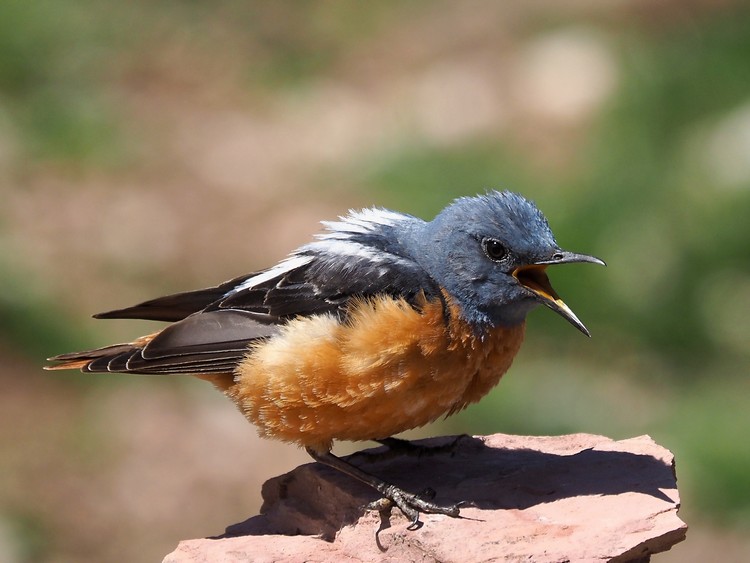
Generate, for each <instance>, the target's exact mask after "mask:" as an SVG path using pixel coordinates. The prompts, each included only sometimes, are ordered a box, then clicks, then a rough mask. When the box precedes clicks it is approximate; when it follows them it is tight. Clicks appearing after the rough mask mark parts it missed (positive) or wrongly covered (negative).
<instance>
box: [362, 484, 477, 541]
mask: <svg viewBox="0 0 750 563" xmlns="http://www.w3.org/2000/svg"><path fill="white" fill-rule="evenodd" d="M383 485H384V486H383V487H382V488H379V489H378V490H380V492H381V493H382V494H383V497H382V498H380V499H378V500H376V501H373V502H371V503H370V504H368V505H367V509H368V510H377V511H378V512H381V513H382V512H386V511H390V510H391V509H392V508H393V507H394V506H396V507H398V509H399V510H400V511H401V512H403V513H404V516H406V517H407V518H408V519H409V520H410V521H411V524H409V527H408V528H407V529H408V530H417V529H419V528H421V527H422V522H420V520H419V515H420V513H423V514H444V515H446V516H450V517H451V518H459V517H460V512H461V505H462V504H463V503H462V502H459V503H456V504H453V505H450V506H441V505H439V504H435V503H434V502H432V499H434V498H435V491H434V489H430V488H427V489H425V490H423V491H422V492H421V493H419V494H414V493H409V492H407V491H405V490H403V489H401V488H399V487H396V486H395V485H391V484H385V483H384V484H383Z"/></svg>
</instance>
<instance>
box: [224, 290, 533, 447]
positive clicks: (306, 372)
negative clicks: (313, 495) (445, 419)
mask: <svg viewBox="0 0 750 563" xmlns="http://www.w3.org/2000/svg"><path fill="white" fill-rule="evenodd" d="M449 310H450V314H449V318H448V319H446V316H445V313H444V306H443V304H442V302H440V301H439V300H435V301H433V302H428V303H425V304H424V306H423V307H422V310H421V311H416V310H414V309H413V308H412V307H410V306H409V305H408V304H407V303H406V302H405V301H403V300H399V299H393V298H388V297H383V298H378V299H370V300H362V301H359V302H357V303H356V304H354V306H353V307H352V308H351V310H350V313H349V316H348V321H347V322H346V323H343V324H341V323H339V322H338V320H336V319H334V318H331V317H326V316H321V317H312V318H300V319H296V320H294V321H291V322H290V323H289V324H288V325H286V326H285V328H284V330H283V331H282V333H281V334H279V335H278V336H276V337H274V338H272V339H271V340H269V341H267V342H266V343H263V344H260V345H258V346H257V347H255V348H254V349H252V350H251V351H250V353H249V354H248V356H247V358H246V359H245V361H244V362H243V363H242V364H241V365H240V366H239V368H238V370H237V378H236V380H237V384H236V385H235V387H234V388H233V389H232V390H231V391H230V395H232V396H233V398H234V399H235V401H237V402H238V403H239V405H240V408H241V409H242V410H243V411H244V412H245V414H246V416H248V418H249V419H250V420H251V421H252V422H254V423H256V424H258V426H259V427H260V429H261V432H262V433H264V434H268V435H272V436H275V437H279V438H282V439H287V440H290V441H296V442H300V443H303V444H305V445H310V444H311V443H312V444H317V443H323V442H325V441H327V440H331V439H347V440H364V439H372V438H383V437H387V436H390V435H392V434H396V433H398V432H402V431H403V430H406V429H409V428H414V427H417V426H421V425H424V424H426V423H428V422H430V421H432V420H435V419H436V418H438V417H439V416H441V415H443V414H446V413H447V414H450V413H453V412H456V411H457V410H460V409H462V408H464V407H465V406H466V405H468V404H469V403H472V402H475V401H478V400H479V399H480V398H481V397H482V396H484V395H485V394H486V393H487V392H488V391H489V390H490V389H492V387H494V386H495V385H496V384H497V382H498V381H499V379H500V377H502V375H503V374H504V373H505V371H506V370H507V369H508V368H509V367H510V364H511V362H512V361H513V357H514V356H515V355H516V352H517V351H518V348H519V347H520V345H521V342H522V340H523V334H524V326H523V325H518V326H517V327H512V328H498V329H495V330H493V331H489V332H488V333H487V334H485V335H484V337H483V338H479V337H478V336H477V335H475V334H474V333H473V332H472V330H471V327H469V326H468V325H467V324H466V323H465V322H463V321H462V320H461V319H460V316H459V314H458V309H457V308H456V307H455V306H453V305H451V304H450V303H449Z"/></svg>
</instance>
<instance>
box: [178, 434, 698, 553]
mask: <svg viewBox="0 0 750 563" xmlns="http://www.w3.org/2000/svg"><path fill="white" fill-rule="evenodd" d="M453 440H455V438H453V437H442V438H433V439H430V440H422V441H420V442H418V443H425V444H429V445H444V444H448V443H450V442H451V441H453ZM368 451H369V452H385V451H386V449H385V448H378V449H376V450H368ZM348 459H350V460H351V461H352V462H353V463H355V464H357V465H359V466H360V467H362V468H363V469H365V470H366V471H368V472H370V473H372V474H374V475H377V476H378V477H382V478H384V479H386V480H388V481H390V482H392V483H396V484H398V485H399V486H402V487H403V488H404V489H406V490H410V491H415V492H419V491H422V490H424V489H425V488H426V487H430V488H432V489H434V490H435V491H437V496H436V497H435V499H434V500H435V502H437V503H439V504H452V503H455V502H458V501H466V503H467V504H466V505H465V506H463V507H462V509H461V518H459V519H455V518H450V517H447V516H442V515H430V514H426V515H422V516H421V520H422V522H423V526H422V527H421V528H419V529H418V530H414V531H410V530H407V529H406V528H407V526H408V525H409V522H408V521H407V519H406V518H405V517H404V516H403V515H402V514H401V513H400V511H399V510H398V509H394V510H393V512H392V514H391V515H390V517H388V516H381V515H380V514H379V513H377V512H372V511H370V512H367V511H365V510H364V508H363V507H364V505H366V504H367V503H368V502H370V501H372V500H375V499H376V498H377V493H376V492H375V491H373V490H372V489H370V488H368V487H366V486H364V485H362V484H360V483H358V482H357V481H354V480H353V479H351V478H350V477H347V476H346V475H343V474H340V473H339V472H337V471H335V470H333V469H330V468H327V467H323V466H321V465H319V464H308V465H303V466H300V467H298V468H296V469H295V470H293V471H291V472H290V473H287V474H285V475H281V476H279V477H275V478H273V479H270V480H269V481H267V482H266V483H265V484H264V486H263V498H264V504H263V507H262V508H261V514H260V515H258V516H253V517H252V518H250V519H248V520H246V521H245V522H242V523H240V524H235V525H233V526H230V527H229V528H227V531H226V534H224V535H223V536H222V537H220V538H213V539H194V540H186V541H182V542H180V544H179V546H178V547H177V549H176V550H175V551H174V552H172V553H171V554H169V555H168V556H167V557H166V558H165V559H164V562H165V563H177V562H196V563H197V562H204V561H205V562H208V561H211V562H213V561H221V562H232V561H339V560H346V561H425V562H426V561H442V562H453V561H455V562H465V561H498V560H512V561H534V562H553V561H554V562H561V561H647V560H648V558H649V556H650V555H651V554H654V553H659V552H661V551H666V550H668V549H669V548H670V547H672V546H673V545H674V544H676V543H678V542H680V541H682V540H684V539H685V534H686V532H687V526H686V525H685V523H684V522H682V521H681V520H680V519H679V517H678V516H677V510H678V508H679V506H680V498H679V494H678V491H677V484H676V478H675V472H674V457H673V455H672V454H671V453H670V452H669V451H668V450H666V449H664V448H662V447H661V446H659V445H658V444H656V443H655V442H654V441H653V440H652V439H651V438H650V437H648V436H641V437H638V438H632V439H629V440H621V441H614V440H611V439H609V438H606V437H603V436H593V435H588V434H573V435H569V436H553V437H529V436H509V435H504V434H496V435H493V436H477V437H474V438H471V437H468V436H465V437H462V438H460V439H459V440H458V441H457V442H456V446H455V447H454V448H453V449H452V450H451V451H444V452H442V453H434V454H433V453H430V454H426V455H422V456H409V455H405V454H399V455H388V454H386V455H384V456H381V457H380V458H377V459H375V458H373V459H371V458H368V457H367V456H366V455H361V454H354V455H353V456H350V457H349V458H348Z"/></svg>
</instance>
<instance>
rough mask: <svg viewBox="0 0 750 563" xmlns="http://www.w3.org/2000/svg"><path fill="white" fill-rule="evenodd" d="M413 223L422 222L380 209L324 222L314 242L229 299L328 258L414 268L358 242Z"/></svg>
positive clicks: (244, 286) (402, 259)
mask: <svg viewBox="0 0 750 563" xmlns="http://www.w3.org/2000/svg"><path fill="white" fill-rule="evenodd" d="M410 221H419V219H416V218H415V217H412V216H411V215H405V214H403V213H397V212H395V211H390V210H388V209H383V208H379V207H370V208H367V209H362V210H361V211H355V210H349V214H348V215H345V216H341V217H339V220H338V221H321V223H322V224H323V227H325V232H324V233H320V234H317V235H315V239H316V240H315V241H314V242H311V243H309V244H306V245H304V246H302V247H300V248H298V249H297V250H295V251H294V252H292V254H290V255H289V257H287V258H285V259H284V260H282V261H281V262H279V263H278V264H276V265H275V266H274V267H272V268H269V269H268V270H265V271H264V272H260V273H259V274H257V275H255V276H253V277H251V278H249V279H247V280H245V281H244V282H243V283H241V284H240V285H238V286H236V287H234V288H232V289H231V290H230V291H228V292H227V293H226V295H230V294H233V293H236V292H238V291H242V290H244V289H252V288H254V287H257V286H259V285H261V284H263V283H265V282H267V281H270V280H272V279H274V278H277V277H279V276H282V275H284V274H286V273H288V272H291V271H292V270H294V269H296V268H300V267H302V266H305V265H307V264H309V263H310V262H312V261H313V260H314V259H316V258H317V257H320V256H325V255H329V256H330V255H333V256H346V257H351V258H357V259H360V260H367V261H369V262H371V263H373V264H383V263H388V264H393V265H396V264H401V265H409V266H411V265H412V264H411V262H410V261H409V260H406V259H404V258H401V257H398V256H395V255H393V254H389V253H384V252H382V251H379V250H378V249H377V248H374V247H371V246H368V245H366V244H362V243H361V242H358V241H357V240H355V239H356V238H357V237H358V236H361V235H367V234H372V233H377V232H379V231H382V230H383V227H394V226H396V225H397V224H398V223H402V222H410Z"/></svg>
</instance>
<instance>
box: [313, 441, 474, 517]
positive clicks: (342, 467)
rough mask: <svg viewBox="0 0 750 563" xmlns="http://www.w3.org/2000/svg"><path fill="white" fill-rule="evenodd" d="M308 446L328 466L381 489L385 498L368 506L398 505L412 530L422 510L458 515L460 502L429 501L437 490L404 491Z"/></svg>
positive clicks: (387, 506) (380, 507) (329, 453)
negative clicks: (443, 503)
mask: <svg viewBox="0 0 750 563" xmlns="http://www.w3.org/2000/svg"><path fill="white" fill-rule="evenodd" d="M305 449H306V450H307V453H308V454H310V456H311V457H312V458H313V459H314V460H315V461H317V462H320V463H322V464H324V465H327V466H329V467H333V468H334V469H338V470H339V471H341V472H342V473H346V474H347V475H349V476H350V477H353V478H354V479H357V480H358V481H361V482H362V483H365V484H366V485H369V486H370V487H372V488H373V489H375V490H376V491H378V492H379V493H380V494H381V495H383V497H384V499H383V500H381V501H376V502H374V503H372V504H371V505H370V506H369V507H368V508H377V509H378V510H385V509H387V508H390V506H392V505H396V506H397V507H398V508H399V510H401V512H403V513H404V515H406V517H407V518H409V520H411V524H410V525H409V529H417V528H419V527H420V525H421V524H420V522H419V513H420V512H423V513H427V514H445V515H446V516H451V517H453V518H457V517H458V516H459V512H460V504H454V505H451V506H440V505H438V504H435V503H433V502H430V500H429V499H431V498H432V497H434V496H435V491H433V490H432V489H426V490H425V492H424V493H422V494H421V495H415V494H414V493H409V492H407V491H404V490H403V489H401V488H399V487H397V486H396V485H392V484H391V483H387V482H386V481H383V480H382V479H378V478H377V477H375V476H374V475H370V474H369V473H367V472H365V471H362V470H361V469H359V468H358V467H355V466H353V465H352V464H350V463H348V462H346V461H344V460H343V459H341V458H340V457H337V456H335V455H333V454H332V453H331V452H325V453H320V452H317V451H315V450H313V449H312V448H305ZM424 497H427V499H428V500H425V498H424Z"/></svg>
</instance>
